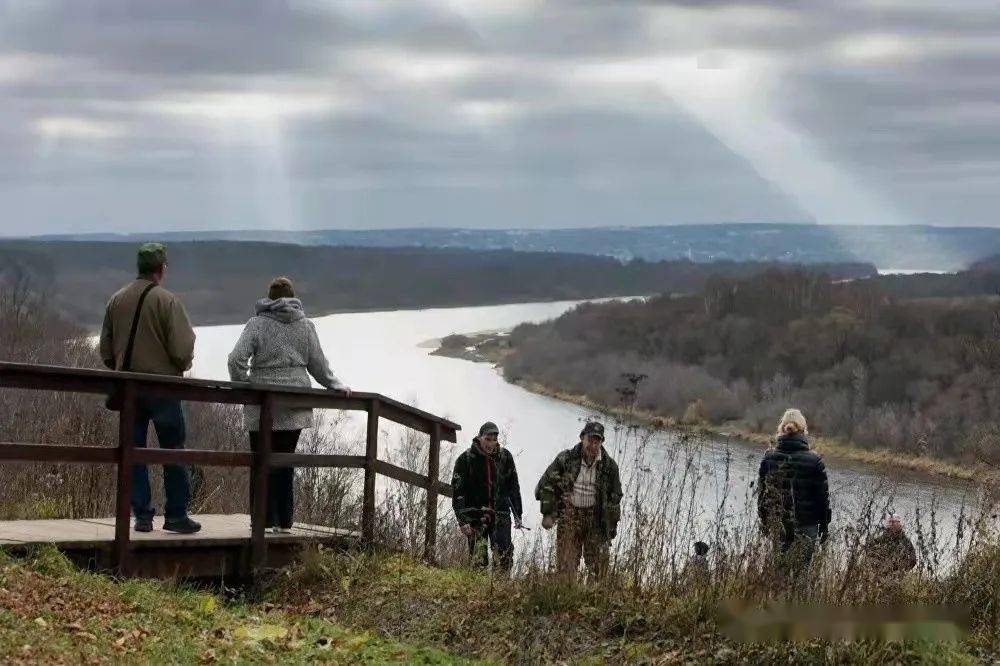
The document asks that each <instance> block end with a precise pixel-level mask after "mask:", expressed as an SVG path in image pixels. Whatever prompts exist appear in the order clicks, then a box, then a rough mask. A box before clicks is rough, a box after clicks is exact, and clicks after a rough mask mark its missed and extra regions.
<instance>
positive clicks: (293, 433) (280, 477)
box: [250, 430, 302, 528]
mask: <svg viewBox="0 0 1000 666" xmlns="http://www.w3.org/2000/svg"><path fill="white" fill-rule="evenodd" d="M301 433H302V431H301V430H272V431H271V451H272V452H274V453H294V452H295V447H296V446H297V445H298V443H299V435H300V434H301ZM259 439H260V433H259V432H257V431H256V430H251V431H250V449H251V450H252V451H257V443H258V441H259ZM294 485H295V468H294V467H272V468H271V472H270V473H269V474H268V476H267V486H268V493H267V522H266V523H265V525H264V526H265V527H285V528H288V527H291V526H292V522H293V521H294V516H295V496H294V490H293V486H294ZM253 493H254V483H253V477H252V476H251V477H250V506H251V510H252V507H253Z"/></svg>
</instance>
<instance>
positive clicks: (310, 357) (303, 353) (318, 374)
mask: <svg viewBox="0 0 1000 666" xmlns="http://www.w3.org/2000/svg"><path fill="white" fill-rule="evenodd" d="M256 311H257V315H256V316H254V317H251V319H250V321H248V322H247V324H246V326H245V327H244V328H243V333H242V334H241V335H240V339H239V340H237V341H236V346H235V347H234V348H233V351H232V352H231V353H230V354H229V377H230V379H232V380H233V381H234V382H246V381H249V382H251V383H259V384H279V385H282V386H301V387H305V388H308V387H309V386H311V385H312V384H311V382H310V381H309V375H312V376H313V377H314V378H315V379H316V381H317V382H319V383H320V384H321V385H322V386H325V387H326V388H328V389H344V388H346V386H345V385H344V383H343V382H341V381H340V380H339V379H338V378H337V376H336V375H335V374H333V371H332V370H330V364H329V362H327V360H326V356H325V355H324V354H323V348H322V347H321V346H320V343H319V336H317V335H316V328H315V326H313V323H312V322H311V321H309V320H308V319H307V318H306V315H305V312H304V311H303V309H302V302H301V301H299V299H297V298H279V299H277V300H270V299H267V298H265V299H261V300H259V301H257V306H256ZM243 416H244V422H245V423H246V427H247V429H248V430H251V431H256V430H258V429H259V427H260V408H259V407H255V406H252V405H247V406H245V407H244V408H243ZM312 425H313V413H312V410H311V409H308V408H294V407H281V406H276V407H275V410H274V430H300V429H302V428H311V427H312Z"/></svg>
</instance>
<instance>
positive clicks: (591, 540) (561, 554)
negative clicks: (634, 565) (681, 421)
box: [556, 505, 609, 580]
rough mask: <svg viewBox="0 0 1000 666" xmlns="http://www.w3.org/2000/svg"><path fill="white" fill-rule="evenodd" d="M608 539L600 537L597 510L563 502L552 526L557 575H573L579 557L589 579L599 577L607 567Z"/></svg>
mask: <svg viewBox="0 0 1000 666" xmlns="http://www.w3.org/2000/svg"><path fill="white" fill-rule="evenodd" d="M608 545H609V544H608V541H607V540H606V539H605V538H604V533H603V531H602V530H601V526H600V521H599V519H598V514H597V509H596V508H594V509H577V508H576V507H574V506H571V505H567V506H566V507H565V508H564V509H563V512H562V514H561V515H560V516H559V523H558V526H557V527H556V563H557V567H558V571H559V573H560V574H565V575H575V574H576V571H577V569H578V568H579V566H580V557H581V555H582V556H583V561H584V564H586V565H587V571H588V574H589V576H588V577H589V579H590V580H596V579H598V578H601V577H602V576H603V575H604V574H605V572H606V571H607V570H608V561H609V553H608V550H609V549H608Z"/></svg>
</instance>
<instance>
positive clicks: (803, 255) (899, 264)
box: [48, 224, 1000, 271]
mask: <svg viewBox="0 0 1000 666" xmlns="http://www.w3.org/2000/svg"><path fill="white" fill-rule="evenodd" d="M150 236H155V237H158V238H163V239H166V240H174V241H179V240H233V241H263V242H277V243H296V244H301V245H334V246H360V247H434V248H465V249H472V250H518V251H526V252H570V253H582V254H596V255H605V256H610V257H616V258H618V259H623V260H629V259H646V260H648V261H661V260H664V259H690V260H692V261H699V262H706V261H718V260H731V261H785V262H793V263H804V264H812V263H821V262H844V261H862V262H868V263H873V264H875V265H876V266H878V267H879V268H880V269H910V270H914V269H917V270H939V271H955V270H960V269H963V268H965V267H966V266H968V265H969V264H971V263H972V262H974V261H977V260H979V259H981V258H983V257H985V256H988V255H991V254H1000V229H994V228H981V227H930V226H858V225H837V226H826V225H824V226H820V225H815V224H813V225H810V224H714V225H706V224H700V225H677V226H660V227H603V228H592V229H375V230H338V229H329V230H296V231H277V230H245V231H204V232H167V233H156V234H134V235H130V236H121V235H115V234H97V235H75V236H62V237H49V238H48V239H54V240H112V241H125V240H127V241H137V240H144V239H146V238H147V237H150Z"/></svg>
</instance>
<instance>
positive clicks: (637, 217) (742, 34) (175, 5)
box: [0, 0, 1000, 234]
mask: <svg viewBox="0 0 1000 666" xmlns="http://www.w3.org/2000/svg"><path fill="white" fill-rule="evenodd" d="M998 44H1000V11H997V10H996V9H995V8H992V9H991V8H988V7H984V6H983V5H982V4H981V3H976V2H968V3H961V2H960V3H952V4H949V5H948V6H947V7H942V6H940V5H938V4H932V3H919V2H891V1H887V0H881V1H879V2H874V0H873V1H872V2H870V3H868V2H861V1H860V0H850V1H845V2H840V3H781V4H777V3H769V2H722V1H719V2H708V3H706V2H698V3H695V2H652V1H645V2H640V1H635V2H586V3H570V2H555V3H550V2H546V3H542V2H535V1H533V0H517V1H514V0H510V1H503V0H498V1H497V2H485V1H484V2H475V3H450V2H446V1H445V0H426V1H417V0H405V1H398V2H397V1H391V0H380V2H379V3H356V2H349V1H346V0H345V1H343V2H319V1H318V0H316V1H311V0H300V1H298V2H276V1H275V2H263V1H258V2H246V1H243V0H240V1H236V0H232V1H230V0H224V1H213V2H207V3H206V2H195V1H190V2H187V1H185V2H170V3H163V2H158V1H156V0H144V1H141V2H137V1H135V0H131V1H126V0H115V1H113V2H107V1H105V2H100V3H97V2H84V1H80V0H75V1H71V0H62V1H55V0H52V1H49V2H44V3H28V2H17V1H15V2H7V3H0V150H2V151H3V154H4V155H6V156H9V159H7V160H4V161H3V162H2V163H0V196H2V197H3V199H4V201H5V210H6V212H7V214H6V215H5V218H4V219H5V223H4V226H3V227H0V233H8V234H9V233H23V232H24V231H25V230H26V229H30V230H31V231H33V232H39V233H41V232H50V231H52V232H55V231H66V230H70V229H93V230H140V229H154V228H174V229H180V228H212V227H219V226H230V227H232V226H236V227H278V226H292V227H294V226H299V227H304V228H305V227H323V226H342V227H374V226H391V227H398V226H410V225H426V224H442V225H461V226H471V227H476V226H481V227H486V226H523V227H546V226H547V227H553V226H589V225H602V224H665V223H681V222H714V221H761V220H778V221H780V220H784V221H802V220H808V219H816V220H817V221H820V222H854V223H876V222H882V221H910V222H914V223H936V224H964V225H969V224H982V225H995V224H997V223H998V220H997V217H996V215H995V213H994V210H995V208H996V203H997V201H996V195H995V192H996V191H1000V138H998V135H997V132H996V131H995V128H996V127H997V126H998V121H1000V93H998V92H997V91H998V90H1000V85H998V84H1000V46H997V45H998ZM747 63H749V64H747ZM720 67H721V68H722V69H721V70H718V72H719V74H720V75H721V76H723V77H724V76H726V73H727V72H729V73H730V74H731V76H730V78H729V79H722V80H724V81H728V83H718V81H719V80H720V79H716V78H713V72H714V71H715V70H716V68H720ZM699 68H701V69H699ZM705 68H707V69H705ZM741 68H743V69H741ZM744 71H745V72H746V76H744V75H743V72H744ZM757 78H759V80H760V84H759V85H743V84H745V83H746V82H747V81H750V80H753V81H756V80H757ZM713 81H715V83H713ZM713 85H715V86H718V89H715V88H712V86H713ZM762 122H763V123H765V124H766V126H761V125H760V123H762ZM775 128H778V131H779V133H780V134H787V137H793V138H792V139H788V138H787V137H786V139H785V140H786V144H784V145H779V144H775V146H774V148H773V149H772V150H769V149H768V144H767V143H766V142H763V141H761V140H760V137H759V136H756V135H759V134H767V133H768V132H771V133H773V132H775V131H776V130H775ZM794 137H800V138H801V140H802V145H806V144H808V146H810V150H809V151H804V150H803V151H802V152H801V154H793V153H794V152H795V150H796V145H797V140H796V139H794ZM790 149H791V150H790ZM786 151H788V155H787V156H786V155H785V154H784V153H785V152H786ZM810 167H815V168H810ZM831 174H833V175H836V176H837V177H832V176H831ZM827 181H829V182H827ZM854 185H857V186H859V187H862V188H864V189H865V190H866V192H865V196H863V197H862V196H860V195H859V193H857V192H855V191H853V188H854ZM813 199H816V201H813ZM820 200H827V202H826V203H824V202H823V201H820ZM830 200H832V201H837V200H843V201H845V202H846V201H854V203H853V204H852V205H850V206H848V205H845V206H844V207H843V208H839V207H837V206H833V207H831V206H830V205H829V203H828V201H830ZM868 202H878V203H868ZM887 216H892V217H893V219H892V220H887V219H885V217H887Z"/></svg>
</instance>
